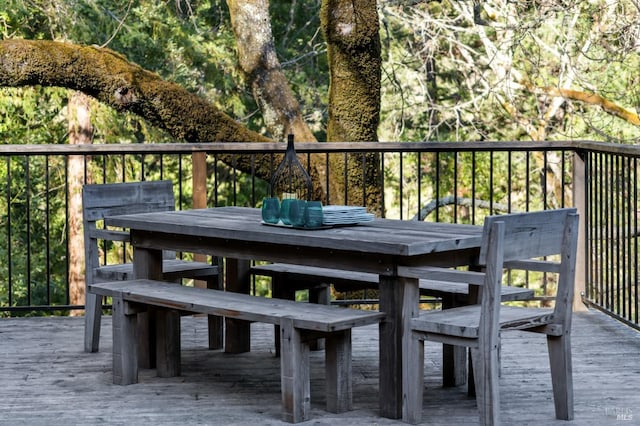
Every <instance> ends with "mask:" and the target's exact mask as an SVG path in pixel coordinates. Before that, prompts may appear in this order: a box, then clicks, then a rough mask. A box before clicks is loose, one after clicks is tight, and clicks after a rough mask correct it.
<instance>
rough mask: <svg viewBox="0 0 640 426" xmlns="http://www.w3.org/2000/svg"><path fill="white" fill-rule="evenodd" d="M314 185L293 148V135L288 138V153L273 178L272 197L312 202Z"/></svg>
mask: <svg viewBox="0 0 640 426" xmlns="http://www.w3.org/2000/svg"><path fill="white" fill-rule="evenodd" d="M312 190H313V188H312V184H311V178H310V177H309V173H307V171H306V170H305V169H304V167H302V164H300V161H298V156H297V155H296V150H295V148H294V146H293V135H289V136H288V138H287V151H286V152H285V154H284V158H283V159H282V162H280V164H279V165H278V167H277V168H276V171H275V173H274V174H273V176H272V177H271V196H272V197H278V198H280V199H281V200H284V199H287V198H297V199H300V200H311V193H312Z"/></svg>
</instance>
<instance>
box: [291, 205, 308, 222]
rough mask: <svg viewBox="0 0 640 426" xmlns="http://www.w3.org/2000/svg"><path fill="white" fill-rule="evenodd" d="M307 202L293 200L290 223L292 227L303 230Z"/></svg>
mask: <svg viewBox="0 0 640 426" xmlns="http://www.w3.org/2000/svg"><path fill="white" fill-rule="evenodd" d="M306 206H307V202H306V201H304V200H293V201H292V202H291V204H289V222H291V226H295V227H298V228H301V227H303V226H304V211H305V207H306Z"/></svg>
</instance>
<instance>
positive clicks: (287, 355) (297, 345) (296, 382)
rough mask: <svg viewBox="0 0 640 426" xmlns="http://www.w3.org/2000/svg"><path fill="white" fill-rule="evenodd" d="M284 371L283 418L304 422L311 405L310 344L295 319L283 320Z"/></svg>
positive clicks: (281, 342)
mask: <svg viewBox="0 0 640 426" xmlns="http://www.w3.org/2000/svg"><path fill="white" fill-rule="evenodd" d="M280 344H281V348H280V374H281V378H280V381H281V391H282V419H283V421H286V422H289V423H298V422H303V421H305V420H307V419H308V418H309V411H310V409H311V386H310V377H309V375H310V373H309V346H308V345H307V344H305V343H304V342H303V341H302V336H301V333H300V330H298V329H296V328H295V327H294V326H293V320H291V319H288V318H284V319H283V320H282V321H281V322H280Z"/></svg>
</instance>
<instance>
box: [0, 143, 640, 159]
mask: <svg viewBox="0 0 640 426" xmlns="http://www.w3.org/2000/svg"><path fill="white" fill-rule="evenodd" d="M285 149H286V143H284V142H270V143H264V142H210V143H186V142H184V143H146V144H137V143H136V144H83V145H68V144H31V145H29V144H27V145H17V144H16V145H13V144H12V145H0V156H3V155H92V154H93V155H101V154H104V155H107V154H171V153H175V154H179V153H189V152H208V153H219V154H270V153H283V152H284V151H285ZM553 150H575V151H591V152H606V153H612V154H619V155H630V156H636V157H640V146H638V145H623V144H614V143H606V142H594V141H506V142H502V141H501V142H496V141H471V142H331V143H318V142H299V143H296V151H297V152H298V153H327V152H328V153H330V152H351V153H355V152H379V153H385V152H471V151H475V152H482V151H553Z"/></svg>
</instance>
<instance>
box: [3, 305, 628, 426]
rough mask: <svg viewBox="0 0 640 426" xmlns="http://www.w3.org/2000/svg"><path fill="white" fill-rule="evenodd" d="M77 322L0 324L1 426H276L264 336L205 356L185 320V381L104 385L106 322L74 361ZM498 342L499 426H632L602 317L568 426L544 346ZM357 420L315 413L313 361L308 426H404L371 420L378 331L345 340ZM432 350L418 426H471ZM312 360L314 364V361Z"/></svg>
mask: <svg viewBox="0 0 640 426" xmlns="http://www.w3.org/2000/svg"><path fill="white" fill-rule="evenodd" d="M83 324H84V320H83V318H68V317H63V318H61V317H47V318H16V319H0V383H1V386H0V425H47V426H48V425H51V424H65V425H93V424H123V425H143V424H154V425H173V424H181V425H245V424H251V425H281V424H288V423H283V422H281V421H280V375H279V360H278V359H276V358H275V357H274V355H273V354H274V351H273V346H272V336H273V331H272V327H271V326H269V325H265V324H254V325H252V338H253V342H252V352H250V353H246V354H241V355H227V354H224V353H222V352H220V351H209V350H207V349H206V344H207V333H206V320H205V319H204V318H202V317H196V318H193V317H185V318H183V326H182V335H183V362H182V376H181V377H178V378H171V379H161V378H157V377H155V374H154V371H152V370H143V371H142V372H141V377H140V383H138V384H135V385H130V386H116V385H113V384H112V382H111V380H112V379H111V318H110V317H106V318H105V319H104V321H103V329H102V333H103V338H102V345H101V351H100V352H99V353H95V354H88V353H85V352H83ZM516 333H517V332H512V333H506V334H505V335H504V337H503V358H502V359H503V364H502V365H503V369H502V378H501V394H502V401H501V410H502V411H501V413H502V421H503V424H504V425H516V424H517V425H528V424H531V425H569V424H574V425H580V426H584V425H587V426H589V425H593V426H602V425H622V424H640V392H639V391H638V389H639V386H640V334H639V333H637V332H635V331H634V330H632V329H629V328H628V327H625V326H624V325H621V324H619V323H617V322H615V321H613V320H611V319H609V318H608V317H606V316H604V315H603V314H601V313H599V312H593V311H592V312H584V313H578V314H576V315H575V316H574V327H573V359H574V385H575V386H574V392H575V408H576V409H575V420H574V421H573V422H563V421H558V420H555V417H554V414H553V399H552V394H551V382H550V375H549V362H548V360H547V351H546V348H545V344H546V343H545V340H544V337H543V336H539V337H538V336H532V337H531V338H529V339H528V340H524V339H515V338H514V337H515V336H517V334H516ZM353 338H354V344H353V367H354V387H353V393H354V398H353V399H354V410H353V411H350V412H347V413H343V414H332V413H328V412H326V411H324V401H325V399H324V395H323V385H324V380H323V378H322V373H323V368H322V363H323V354H322V352H314V353H313V354H312V378H311V380H312V382H311V386H312V389H311V395H312V401H311V406H312V419H311V421H309V422H307V423H304V424H313V425H333V426H335V425H402V424H404V423H402V422H400V421H397V420H389V419H384V418H380V417H378V369H377V362H378V361H377V360H378V336H377V328H376V326H373V327H362V328H356V329H355V330H354V333H353ZM439 353H440V347H439V345H436V344H433V343H427V345H426V354H425V362H426V364H427V365H426V374H427V377H426V390H425V402H424V415H423V418H424V424H429V425H474V424H478V420H477V414H476V409H475V402H474V400H473V399H471V398H469V397H467V396H466V393H465V390H464V389H462V388H454V389H444V388H442V387H441V380H440V355H439ZM314 361H317V362H314Z"/></svg>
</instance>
